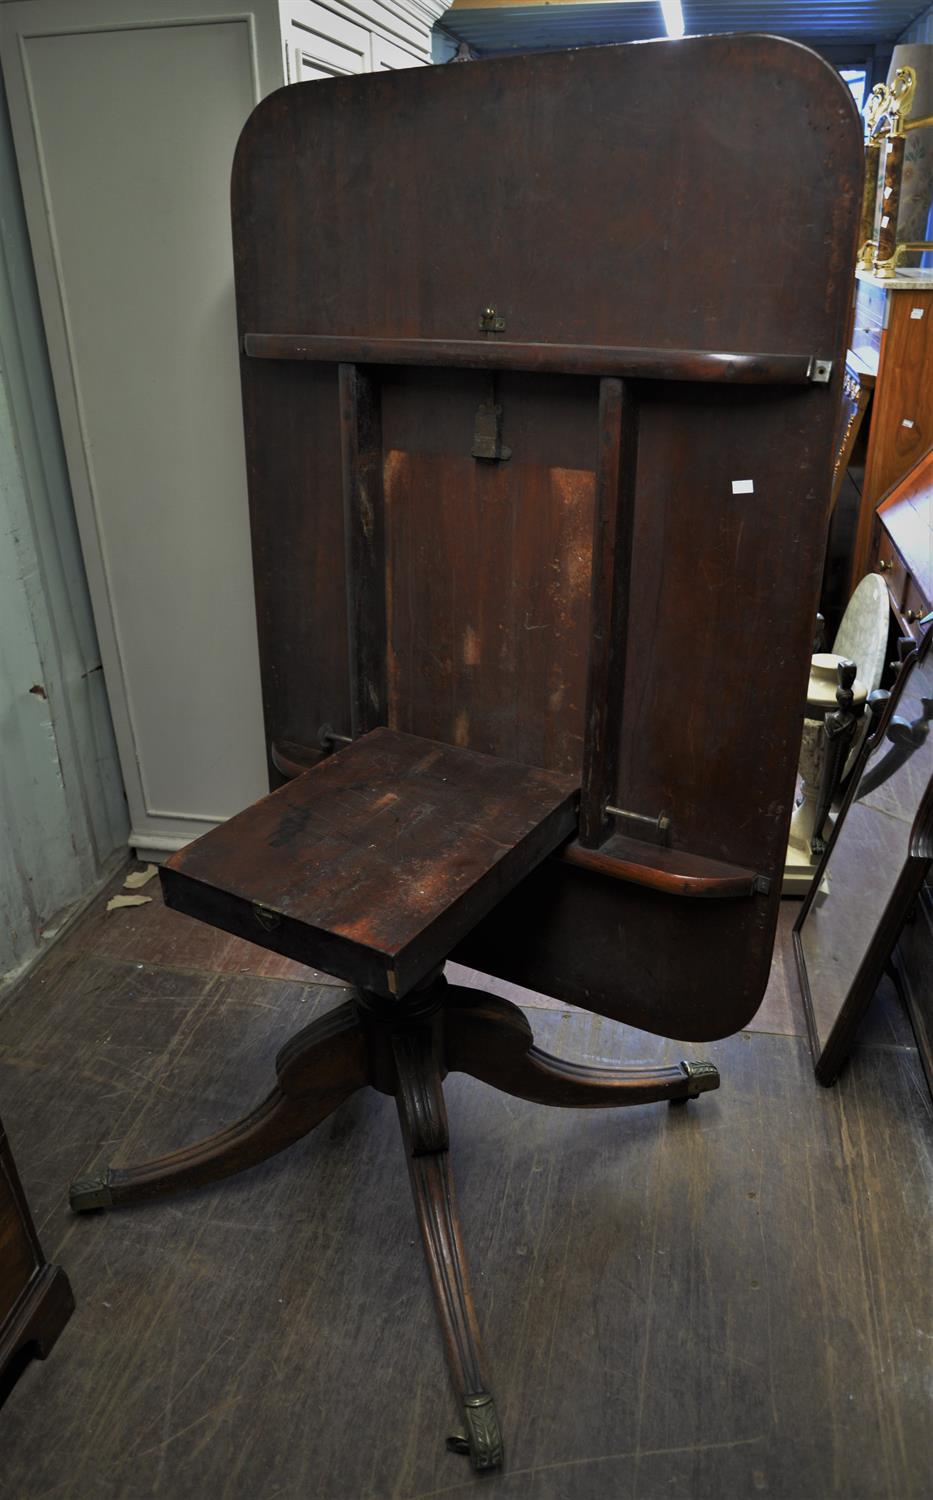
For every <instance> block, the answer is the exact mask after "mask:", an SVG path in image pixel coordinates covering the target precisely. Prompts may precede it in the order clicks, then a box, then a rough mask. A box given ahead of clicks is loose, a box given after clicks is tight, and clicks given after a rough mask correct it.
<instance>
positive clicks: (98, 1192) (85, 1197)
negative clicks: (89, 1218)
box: [68, 1172, 113, 1214]
mask: <svg viewBox="0 0 933 1500" xmlns="http://www.w3.org/2000/svg"><path fill="white" fill-rule="evenodd" d="M109 1177H110V1173H109V1172H102V1173H101V1175H100V1176H99V1177H76V1178H75V1180H74V1182H73V1183H72V1184H71V1187H70V1188H69V1190H68V1203H69V1206H70V1208H71V1211H72V1213H75V1214H86V1213H90V1212H91V1210H92V1209H94V1208H110V1207H111V1205H112V1203H113V1197H112V1195H111V1192H110V1183H109V1180H108V1179H109Z"/></svg>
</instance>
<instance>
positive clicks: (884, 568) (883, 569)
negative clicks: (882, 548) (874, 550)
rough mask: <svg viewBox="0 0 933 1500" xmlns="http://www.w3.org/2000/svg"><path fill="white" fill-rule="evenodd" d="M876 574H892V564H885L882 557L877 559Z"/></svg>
mask: <svg viewBox="0 0 933 1500" xmlns="http://www.w3.org/2000/svg"><path fill="white" fill-rule="evenodd" d="M878 572H879V573H893V572H894V563H893V562H885V560H884V558H883V557H882V558H879V559H878Z"/></svg>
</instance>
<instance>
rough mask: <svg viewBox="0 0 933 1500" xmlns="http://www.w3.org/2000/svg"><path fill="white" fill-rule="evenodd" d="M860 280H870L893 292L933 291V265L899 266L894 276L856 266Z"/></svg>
mask: <svg viewBox="0 0 933 1500" xmlns="http://www.w3.org/2000/svg"><path fill="white" fill-rule="evenodd" d="M855 275H856V278H857V280H859V281H870V282H871V284H872V286H880V287H883V288H885V289H886V290H890V291H892V292H933V266H898V268H897V270H896V271H895V273H894V275H893V276H876V275H875V273H874V271H866V270H864V269H863V267H861V266H858V267H856V271H855Z"/></svg>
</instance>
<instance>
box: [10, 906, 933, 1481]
mask: <svg viewBox="0 0 933 1500" xmlns="http://www.w3.org/2000/svg"><path fill="white" fill-rule="evenodd" d="M141 910H146V908H143V909H141ZM89 920H91V921H93V920H95V918H93V917H92V918H91V919H89ZM107 920H108V921H109V920H111V919H107ZM179 920H182V919H179ZM104 930H105V931H106V930H107V929H106V928H105V929H104ZM110 931H111V932H115V931H116V929H115V928H112V929H110ZM100 946H101V944H100V942H99V941H98V940H97V939H89V938H88V934H87V933H83V934H81V933H76V934H72V938H71V939H70V940H68V941H66V942H65V943H63V944H61V945H59V951H58V953H57V954H54V955H52V956H51V958H50V960H49V961H47V962H46V963H45V964H44V965H43V966H42V968H41V969H40V970H39V971H37V973H36V974H35V975H34V976H33V979H32V981H31V982H30V984H29V986H27V987H26V988H24V989H22V990H21V991H20V993H19V994H18V995H17V996H16V997H15V998H14V1001H13V1002H12V1003H11V1004H10V1005H9V1006H7V1007H6V1009H5V1010H4V1011H3V1013H2V1014H0V1104H2V1112H3V1117H4V1122H5V1124H6V1126H7V1129H8V1133H9V1135H10V1139H11V1142H12V1146H13V1150H14V1153H15V1155H16V1158H17V1162H18V1165H19V1168H20V1171H21V1174H22V1177H23V1179H24V1183H25V1186H26V1190H27V1193H28V1195H29V1197H30V1199H31V1201H32V1203H33V1206H34V1209H35V1212H36V1217H37V1221H38V1223H39V1226H40V1231H41V1234H42V1236H43V1240H44V1243H45V1248H46V1251H47V1253H48V1254H49V1255H50V1257H51V1258H53V1259H55V1260H58V1261H60V1262H61V1263H62V1264H64V1265H65V1266H66V1268H67V1270H68V1272H69V1275H70V1276H71V1279H72V1283H73V1285H74V1289H75V1293H76V1297H77V1303H78V1309H77V1312H76V1313H75V1316H74V1318H73V1319H72V1321H71V1323H70V1324H69V1325H68V1327H67V1328H66V1330H65V1332H64V1334H63V1335H62V1338H61V1340H60V1342H59V1344H58V1346H57V1347H56V1349H55V1350H54V1352H53V1355H52V1357H51V1358H50V1359H49V1360H48V1361H47V1362H46V1363H45V1364H34V1365H33V1366H31V1367H30V1369H29V1370H28V1371H27V1373H26V1375H25V1376H24V1378H23V1380H22V1381H21V1382H20V1385H19V1386H18V1387H17V1389H16V1390H15V1391H14V1393H13V1396H12V1397H11V1399H10V1401H9V1402H8V1403H7V1406H6V1407H5V1408H4V1411H3V1414H2V1419H0V1476H2V1479H0V1493H2V1494H3V1496H4V1497H7V1496H9V1497H10V1500H51V1497H53V1496H54V1497H60V1500H149V1497H152V1500H168V1497H170V1500H188V1497H192V1500H194V1497H198V1500H275V1497H283V1500H285V1497H287V1500H293V1497H296V1496H299V1495H302V1496H304V1495H307V1496H313V1497H315V1500H318V1497H320V1500H434V1497H440V1496H466V1495H470V1494H472V1493H474V1492H478V1490H479V1488H480V1486H482V1490H483V1493H484V1494H485V1493H487V1490H488V1492H489V1493H490V1494H494V1495H495V1496H496V1497H497V1500H519V1497H520V1500H605V1497H610V1496H611V1497H613V1500H616V1497H618V1500H660V1497H662V1496H663V1497H674V1500H723V1497H726V1496H728V1497H733V1496H736V1497H745V1496H749V1497H754V1496H757V1495H758V1494H762V1495H766V1496H769V1497H771V1500H825V1497H828V1496H834V1497H835V1496H838V1497H841V1500H925V1497H926V1495H927V1494H928V1493H929V1492H930V1484H929V1479H930V1467H929V1462H930V1446H929V1438H928V1427H929V1424H928V1414H927V1410H926V1405H925V1400H924V1396H923V1387H924V1376H925V1373H926V1371H927V1369H928V1355H927V1345H926V1340H925V1338H924V1335H923V1332H922V1330H923V1327H924V1323H925V1322H926V1323H927V1325H929V1312H930V1305H929V1303H930V1292H929V1286H928V1283H929V1277H928V1274H927V1273H928V1258H929V1257H928V1249H929V1247H928V1240H927V1237H926V1225H925V1214H926V1205H927V1204H928V1201H929V1184H930V1159H929V1150H928V1143H929V1123H930V1099H929V1094H928V1093H927V1091H926V1089H925V1086H924V1083H923V1078H922V1074H921V1071H920V1067H919V1063H918V1060H917V1057H916V1053H915V1051H914V1050H913V1049H912V1048H911V1047H909V1046H907V1045H902V1044H900V1043H899V1042H898V1040H897V1039H896V1035H895V1033H894V1032H893V1031H892V1030H891V1028H890V1027H889V1026H888V1025H887V1023H882V1024H881V1029H880V1031H878V1032H876V1033H871V1032H869V1033H868V1034H867V1040H866V1041H865V1042H863V1044H862V1045H861V1046H860V1047H859V1048H858V1050H857V1052H856V1054H855V1056H854V1057H853V1060H852V1063H851V1065H850V1066H849V1068H848V1069H847V1070H846V1072H845V1073H844V1075H843V1077H842V1078H841V1080H840V1082H839V1084H838V1085H837V1086H836V1087H835V1088H833V1089H830V1090H825V1089H822V1088H820V1087H819V1086H818V1085H817V1084H816V1083H815V1082H814V1079H813V1074H812V1066H811V1060H810V1056H809V1052H808V1048H807V1045H806V1041H805V1039H804V1038H803V1037H802V1036H799V1035H786V1034H770V1033H767V1032H758V1033H743V1034H742V1035H740V1036H736V1037H732V1038H729V1039H728V1040H726V1041H723V1042H719V1043H715V1044H713V1045H712V1046H709V1047H706V1048H702V1049H695V1050H696V1052H697V1053H698V1054H699V1055H706V1056H710V1057H711V1058H712V1059H713V1060H714V1061H715V1062H716V1063H717V1064H718V1066H719V1068H720V1070H721V1072H722V1078H723V1085H722V1088H721V1090H720V1091H719V1092H718V1093H716V1094H712V1095H706V1096H704V1097H703V1098H702V1099H700V1100H698V1101H696V1103H695V1104H691V1105H689V1106H686V1107H679V1108H676V1107H675V1108H669V1107H664V1106H660V1105H647V1106H642V1107H638V1108H634V1109H629V1110H620V1111H615V1112H613V1111H606V1112H597V1111H593V1112H585V1111H558V1110H547V1109H542V1108H538V1107H537V1106H534V1105H530V1104H524V1103H522V1102H520V1101H518V1100H514V1099H511V1098H507V1097H505V1096H503V1095H498V1094H496V1093H494V1092H492V1091H490V1090H488V1089H486V1088H484V1087H483V1086H482V1085H481V1084H479V1083H476V1082H475V1081H473V1080H471V1079H466V1078H463V1077H454V1078H451V1079H449V1080H448V1083H447V1086H446V1091H447V1095H448V1101H449V1110H450V1119H451V1132H452V1141H453V1161H454V1169H455V1173H456V1176H457V1183H458V1189H459V1196H460V1199H461V1208H462V1212H463V1219H464V1226H465V1236H466V1243H467V1249H468V1253H469V1254H470V1258H471V1263H472V1266H473V1272H474V1281H475V1286H476V1300H477V1305H478V1310H479V1315H480V1320H481V1325H482V1327H483V1329H484V1332H485V1336H486V1342H487V1346H488V1355H489V1367H490V1370H491V1373H492V1378H493V1381H494V1388H495V1390H496V1394H497V1398H498V1402H499V1405H500V1410H501V1416H502V1420H503V1425H504V1430H505V1434H506V1442H507V1463H508V1467H507V1471H506V1472H505V1473H504V1474H503V1475H502V1476H500V1477H497V1478H493V1479H491V1480H487V1481H485V1482H483V1481H480V1480H477V1479H474V1478H473V1477H472V1476H471V1475H470V1472H469V1469H468V1467H467V1465H466V1462H465V1460H463V1459H462V1458H459V1457H457V1456H453V1455H449V1454H447V1453H446V1452H445V1450H444V1446H443V1437H444V1434H445V1433H446V1432H447V1431H448V1430H449V1428H450V1426H451V1425H452V1423H453V1419H454V1415H455V1413H454V1409H453V1404H452V1401H451V1398H450V1396H449V1393H448V1389H447V1385H446V1377H445V1373H444V1366H443V1360H442V1355H441V1350H440V1344H439V1339H438V1335H437V1331H436V1328H435V1323H434V1316H433V1311H432V1307H431V1302H430V1297H429V1293H428V1288H427V1283H426V1277H425V1275H424V1273H423V1269H422V1265H421V1252H420V1246H419V1245H418V1244H417V1243H416V1229H415V1221H414V1214H413V1211H412V1208H411V1205H410V1201H409V1196H408V1188H407V1182H406V1177H405V1167H404V1161H403V1157H402V1152H401V1147H400V1143H399V1140H398V1132H397V1126H396V1121H395V1114H394V1109H393V1107H392V1104H391V1101H389V1100H386V1099H383V1098H381V1097H380V1096H377V1095H375V1094H373V1093H371V1092H366V1093H364V1094H361V1095H358V1096H356V1097H355V1098H354V1099H353V1100H351V1101H349V1103H348V1104H346V1105H345V1106H343V1108H342V1109H341V1110H340V1111H338V1113H337V1114H336V1115H335V1116H334V1117H333V1118H332V1119H331V1120H330V1121H329V1122H328V1123H327V1124H326V1125H325V1126H323V1127H321V1129H320V1130H319V1131H318V1132H317V1133H316V1134H315V1135H313V1136H311V1137H309V1138H308V1139H307V1140H305V1141H303V1142H300V1143H299V1144H298V1145H297V1146H295V1147H293V1148H292V1149H291V1150H290V1151H288V1152H286V1153H284V1154H283V1155H282V1156H280V1157H279V1158H277V1159H276V1160H274V1161H272V1162H270V1163H267V1164H266V1165H264V1166H262V1167H259V1168H256V1169H254V1170H253V1171H252V1172H250V1173H246V1174H244V1175H242V1176H241V1177H239V1178H235V1179H231V1180H229V1181H227V1182H225V1183H221V1184H219V1185H218V1186H217V1187H216V1188H211V1189H206V1190H204V1191H202V1192H201V1193H199V1194H192V1195H190V1196H188V1197H178V1198H176V1199H174V1200H171V1201H167V1202H163V1203H158V1204H153V1205H149V1206H147V1207H143V1208H137V1209H132V1210H125V1211H123V1212H116V1213H112V1214H110V1215H91V1216H88V1217H83V1218H74V1217H72V1216H71V1215H70V1214H69V1212H68V1209H67V1205H66V1185H67V1182H68V1180H69V1178H70V1177H71V1176H73V1175H75V1174H76V1173H80V1172H83V1171H85V1170H86V1169H88V1168H90V1167H92V1166H96V1165H99V1164H103V1163H104V1162H105V1161H110V1160H112V1161H114V1162H117V1163H119V1162H123V1163H126V1162H131V1161H133V1160H134V1159H138V1158H140V1157H142V1156H147V1155H150V1154H153V1153H156V1152H159V1151H162V1150H165V1149H170V1148H172V1147H174V1146H176V1145H178V1144H181V1143H183V1142H184V1141H186V1140H191V1139H195V1138H196V1137H198V1136H199V1135H201V1134H204V1133H206V1132H208V1131H210V1130H213V1129H215V1128H217V1127H218V1126H220V1125H222V1124H224V1123H226V1122H228V1121H229V1120H230V1119H231V1118H233V1117H235V1116H236V1115H238V1114H240V1113H241V1112H242V1111H243V1109H244V1107H246V1106H248V1105H249V1104H251V1103H253V1102H254V1101H255V1100H256V1099H258V1098H259V1097H260V1096H261V1095H262V1094H263V1093H264V1092H265V1090H266V1087H267V1085H268V1082H269V1078H270V1070H271V1065H272V1059H273V1057H274V1055H275V1053H276V1051H277V1050H278V1047H279V1045H280V1044H281V1042H282V1041H283V1040H284V1039H285V1038H286V1037H287V1036H288V1035H289V1034H291V1033H292V1032H293V1031H294V1030H296V1029H298V1028H299V1027H300V1026H302V1025H305V1024H306V1023H307V1022H308V1021H309V1020H310V1019H312V1017H313V1016H314V1015H315V1014H317V1013H320V1012H322V1011H323V1010H325V1009H327V1008H330V1007H331V1006H333V1005H334V1004H336V1003H338V1001H339V999H340V998H341V996H340V995H339V994H337V993H335V990H334V988H333V986H329V985H324V984H306V983H302V982H299V981H298V980H296V979H294V978H286V977H284V976H283V977H276V978H269V977H263V976H261V975H256V974H253V973H236V972H230V971H229V970H228V971H227V972H223V971H220V972H218V971H215V970H210V969H207V970H204V971H202V972H198V971H197V970H196V969H194V968H189V967H186V966H184V965H183V964H178V965H177V966H176V964H175V960H176V959H178V957H179V955H178V952H177V950H176V951H175V952H174V953H170V954H169V955H168V957H167V962H168V966H167V967H164V968H163V967H155V966H153V964H152V963H151V961H143V960H140V959H136V960H131V959H130V957H129V951H128V948H127V949H125V950H124V952H123V953H122V955H121V956H113V954H111V953H105V954H101V953H100V952H95V951H93V949H94V948H95V947H100ZM530 1014H531V1015H532V1020H533V1024H534V1028H535V1032H536V1036H537V1039H538V1040H539V1042H540V1044H541V1045H543V1046H546V1047H549V1048H550V1049H551V1050H553V1051H556V1052H559V1053H563V1054H565V1055H570V1056H575V1057H578V1058H588V1059H607V1060H611V1061H625V1062H626V1063H633V1062H636V1061H639V1060H645V1061H655V1060H670V1059H674V1058H677V1057H679V1056H680V1055H681V1053H682V1050H683V1049H682V1048H681V1047H678V1046H676V1045H675V1044H671V1043H668V1042H665V1041H663V1040H661V1039H658V1038H653V1037H648V1036H646V1035H644V1034H643V1033H639V1032H635V1031H631V1030H629V1029H627V1028H625V1027H621V1026H617V1025H615V1024H613V1023H611V1022H608V1021H604V1020H601V1019H599V1018H595V1017H592V1016H588V1015H586V1014H584V1013H581V1012H572V1011H569V1010H567V1009H566V1008H565V1009H563V1010H561V1011H549V1010H546V1009H534V1010H532V1011H531V1012H530Z"/></svg>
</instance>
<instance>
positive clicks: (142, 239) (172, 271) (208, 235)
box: [0, 0, 446, 859]
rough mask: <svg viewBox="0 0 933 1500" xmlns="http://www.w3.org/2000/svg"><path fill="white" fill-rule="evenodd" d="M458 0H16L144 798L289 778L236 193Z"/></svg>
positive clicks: (30, 163)
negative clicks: (334, 96) (238, 176)
mask: <svg viewBox="0 0 933 1500" xmlns="http://www.w3.org/2000/svg"><path fill="white" fill-rule="evenodd" d="M445 8H446V7H445V5H444V4H443V3H441V0H326V3H324V0H281V3H280V0H252V3H247V4H246V5H244V6H235V7H230V6H225V5H223V4H221V3H217V0H200V3H197V0H14V3H9V4H2V5H0V59H2V66H3V74H4V81H5V85H6V92H7V96H8V100H9V108H10V117H11V123H12V129H13V136H14V142H15V147H16V154H17V161H18V165H19V171H20V178H21V182H22V188H23V197H24V201H25V207H26V215H27V220H28V224H29V232H30V236H31V240H32V248H33V255H34V257H35V262H36V271H37V277H38V283H39V292H40V297H41V302H42V312H43V318H44V322H45V329H46V335H47V339H48V345H49V353H50V357H51V363H52V370H53V375H54V380H55V391H56V400H57V403H58V408H59V414H60V418H61V424H62V431H63V436H64V442H65V449H66V453H67V458H68V466H69V473H70V478H71V485H72V489H73V493H74V500H75V510H76V513H77V518H78V525H79V529H80V534H81V543H82V548H83V552H84V557H85V564H86V567H87V573H88V579H89V583H90V589H91V596H92V600H93V603H94V611H95V617H96V623H97V630H98V635H99V638H100V644H101V653H102V660H103V664H104V672H105V676H106V681H107V688H108V694H109V698H110V703H111V708H112V711H113V717H114V726H115V729H116V734H117V742H118V746H119V751H120V761H121V768H122V772H123V777H124V781H125V785H126V791H127V797H128V801H129V809H130V822H131V832H130V842H131V844H132V845H133V846H134V847H135V848H136V850H137V852H138V853H139V854H140V855H141V856H143V857H147V858H157V859H158V858H162V857H164V855H165V854H166V853H168V852H170V851H171V850H173V849H177V848H180V847H181V846H182V845H184V844H186V843H187V842H188V841H189V840H190V839H192V838H194V837H196V836H197V835H198V834H200V833H203V832H204V831H205V830H206V829H207V828H209V827H211V826H212V825H213V824H215V823H217V822H219V821H221V820H222V819H224V818H226V817H227V816H229V815H230V814H232V813H234V812H237V811H238V810H239V809H240V808H242V807H243V806H244V805H245V804H246V803H248V802H251V801H252V800H253V799H254V798H256V797H258V796H260V795H262V793H263V792H264V791H265V790H266V786H267V781H266V760H265V746H264V743H263V732H262V711H261V705H260V692H259V668H258V660H257V648H256V625H255V612H254V605H253V586H252V574H251V563H250V547H249V526H248V519H247V504H246V474H245V461H244V455H243V437H242V418H241V411H240V392H239V378H238V357H237V341H236V318H235V313H234V302H233V261H232V252H231V241H230V208H229V184H230V169H231V164H232V160H233V152H234V148H235V146H236V142H237V138H238V136H239V133H240V129H241V127H242V125H243V124H244V122H245V120H246V119H247V117H248V116H249V114H250V112H251V110H252V109H253V107H254V105H255V104H256V103H257V101H258V100H259V99H260V98H262V97H264V96H265V95H266V94H269V93H271V92H272V91H273V90H275V89H277V88H279V87H281V86H282V85H283V84H286V83H296V82H301V81H304V80H315V79H319V80H321V79H328V78H331V77H335V76H339V75H343V74H348V73H366V72H377V71H382V70H384V69H397V68H406V67H417V66H421V65H424V64H426V63H428V62H430V59H431V26H432V23H433V21H434V20H435V19H436V17H437V16H439V15H440V14H441V13H442V12H443V10H444V9H445Z"/></svg>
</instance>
